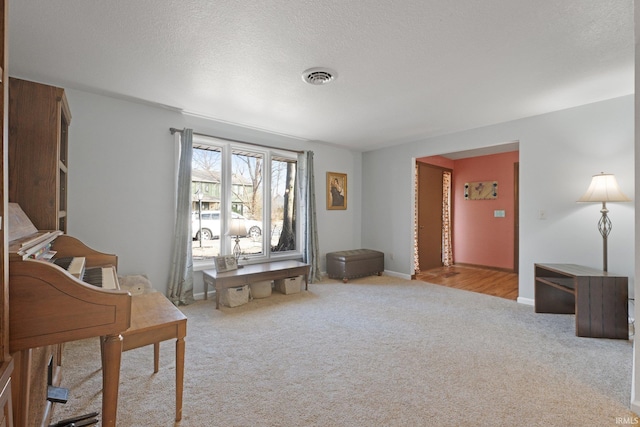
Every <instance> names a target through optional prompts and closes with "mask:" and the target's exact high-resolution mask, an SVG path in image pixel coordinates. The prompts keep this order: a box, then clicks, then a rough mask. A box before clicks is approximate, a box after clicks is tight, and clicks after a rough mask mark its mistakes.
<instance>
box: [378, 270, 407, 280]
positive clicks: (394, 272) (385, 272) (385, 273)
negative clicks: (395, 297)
mask: <svg viewBox="0 0 640 427" xmlns="http://www.w3.org/2000/svg"><path fill="white" fill-rule="evenodd" d="M384 275H385V276H391V277H399V278H401V279H405V280H411V275H410V274H405V273H398V272H397V271H389V270H385V271H384Z"/></svg>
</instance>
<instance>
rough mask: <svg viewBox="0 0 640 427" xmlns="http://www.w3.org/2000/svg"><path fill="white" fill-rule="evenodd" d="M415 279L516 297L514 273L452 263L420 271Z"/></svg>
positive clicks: (516, 282) (516, 289)
mask: <svg viewBox="0 0 640 427" xmlns="http://www.w3.org/2000/svg"><path fill="white" fill-rule="evenodd" d="M416 279H417V280H421V281H423V282H428V283H433V284H436V285H443V286H448V287H450V288H457V289H463V290H466V291H472V292H478V293H482V294H487V295H492V296H495V297H500V298H505V299H510V300H516V299H517V298H518V275H517V274H516V273H509V272H505V271H499V270H491V269H487V268H479V267H470V266H460V265H454V266H451V267H438V268H433V269H430V270H426V271H422V272H420V273H419V274H418V275H416Z"/></svg>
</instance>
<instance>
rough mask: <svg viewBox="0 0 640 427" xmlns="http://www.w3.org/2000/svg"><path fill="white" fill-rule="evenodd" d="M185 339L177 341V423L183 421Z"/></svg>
mask: <svg viewBox="0 0 640 427" xmlns="http://www.w3.org/2000/svg"><path fill="white" fill-rule="evenodd" d="M185 326H186V324H185ZM184 347H185V345H184V338H178V339H177V340H176V421H180V420H181V419H182V387H183V384H184Z"/></svg>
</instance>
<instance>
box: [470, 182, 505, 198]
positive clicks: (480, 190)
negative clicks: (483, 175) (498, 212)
mask: <svg viewBox="0 0 640 427" xmlns="http://www.w3.org/2000/svg"><path fill="white" fill-rule="evenodd" d="M497 198H498V181H480V182H467V183H465V184H464V199H465V200H492V199H497Z"/></svg>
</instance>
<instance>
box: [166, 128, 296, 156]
mask: <svg viewBox="0 0 640 427" xmlns="http://www.w3.org/2000/svg"><path fill="white" fill-rule="evenodd" d="M169 131H171V135H173V134H175V133H176V132H178V133H180V134H181V133H182V129H176V128H169ZM193 134H194V135H198V136H206V137H209V138H216V139H221V140H223V141H229V142H238V143H240V144H249V145H256V146H258V147H263V148H273V149H274V150H281V151H289V152H292V153H297V154H304V151H302V150H289V149H287V148H280V147H273V146H271V145H264V144H256V143H255V142H247V141H240V140H239V139H231V138H224V137H221V136H215V135H207V134H206V133H198V132H193Z"/></svg>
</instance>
